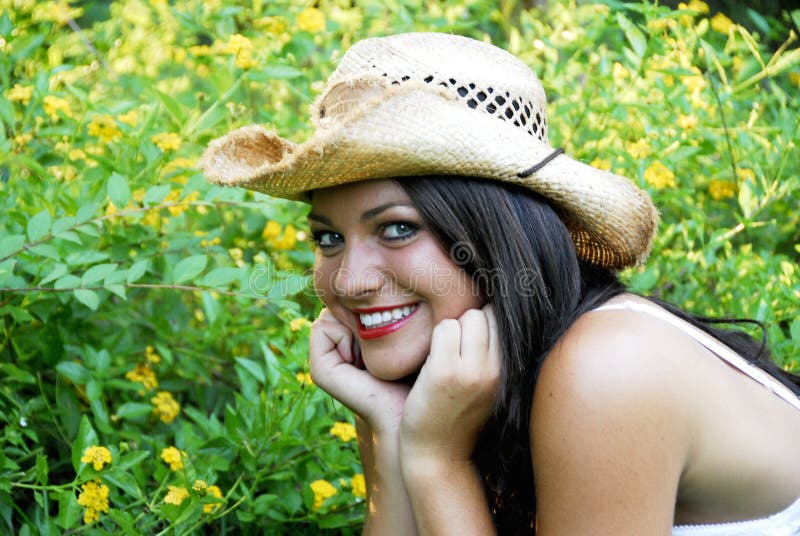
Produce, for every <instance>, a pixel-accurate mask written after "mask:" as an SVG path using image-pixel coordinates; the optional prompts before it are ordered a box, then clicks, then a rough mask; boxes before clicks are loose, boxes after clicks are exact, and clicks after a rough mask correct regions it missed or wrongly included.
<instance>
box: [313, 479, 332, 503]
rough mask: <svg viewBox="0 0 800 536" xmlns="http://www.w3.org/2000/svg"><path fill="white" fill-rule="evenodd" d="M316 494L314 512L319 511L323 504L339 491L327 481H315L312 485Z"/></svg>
mask: <svg viewBox="0 0 800 536" xmlns="http://www.w3.org/2000/svg"><path fill="white" fill-rule="evenodd" d="M310 486H311V491H313V492H314V510H318V509H319V507H320V506H322V503H324V502H325V501H326V500H327V499H330V498H331V497H333V496H334V495H336V493H337V490H336V488H334V487H333V484H331V483H330V482H328V481H327V480H315V481H314V482H312V483H311V484H310Z"/></svg>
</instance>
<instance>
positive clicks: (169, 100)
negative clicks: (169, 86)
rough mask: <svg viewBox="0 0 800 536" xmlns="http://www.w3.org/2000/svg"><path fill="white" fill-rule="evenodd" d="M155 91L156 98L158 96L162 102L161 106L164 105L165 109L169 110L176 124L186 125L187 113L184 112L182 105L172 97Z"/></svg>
mask: <svg viewBox="0 0 800 536" xmlns="http://www.w3.org/2000/svg"><path fill="white" fill-rule="evenodd" d="M154 91H155V93H156V96H158V100H160V101H161V104H163V105H164V108H166V109H167V111H168V112H169V114H170V115H171V116H172V118H173V119H174V120H175V123H176V124H178V125H181V124H183V123H185V122H186V113H185V112H184V111H183V107H182V106H181V104H180V103H179V102H178V101H177V100H175V99H174V98H173V97H171V96H170V95H167V94H166V93H162V92H160V91H158V90H154Z"/></svg>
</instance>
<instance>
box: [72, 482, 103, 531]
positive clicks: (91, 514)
mask: <svg viewBox="0 0 800 536" xmlns="http://www.w3.org/2000/svg"><path fill="white" fill-rule="evenodd" d="M108 492H109V489H108V486H106V485H105V484H103V483H101V482H100V480H98V479H95V480H94V481H92V482H87V483H85V484H83V485H82V486H81V493H80V495H78V504H79V505H81V506H83V507H84V508H86V512H84V514H83V522H84V523H86V524H87V525H88V524H89V523H94V522H95V521H97V520H98V519H100V512H104V513H108Z"/></svg>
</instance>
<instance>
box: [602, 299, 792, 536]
mask: <svg viewBox="0 0 800 536" xmlns="http://www.w3.org/2000/svg"><path fill="white" fill-rule="evenodd" d="M622 309H630V310H634V311H639V312H642V313H647V314H649V315H652V316H655V317H658V318H660V319H661V320H663V321H665V322H667V323H668V324H670V325H672V326H674V327H676V328H678V329H680V330H681V331H683V332H684V333H686V334H687V335H688V336H690V337H691V338H693V339H694V340H695V341H697V342H698V343H699V344H701V345H702V346H704V347H706V348H707V349H708V350H709V351H711V353H713V354H714V355H716V356H717V357H719V358H720V359H722V360H723V361H725V362H726V363H728V364H729V365H731V366H732V367H735V368H736V369H738V370H739V371H741V372H742V373H743V374H746V375H747V376H749V377H751V378H752V379H754V380H755V381H757V382H758V383H760V384H761V385H763V386H764V387H766V388H767V389H769V390H770V391H772V392H773V393H775V395H777V396H778V397H780V398H781V399H783V400H784V401H786V402H787V403H789V404H790V405H792V406H793V407H795V408H797V409H798V410H800V397H798V396H797V395H795V394H794V393H793V392H792V391H791V390H790V389H789V388H788V387H786V386H785V385H783V384H782V383H780V382H779V381H778V380H777V379H775V378H774V377H772V376H771V375H769V374H768V373H766V372H765V371H764V370H762V369H760V368H758V367H757V366H755V365H753V364H752V363H750V362H749V361H747V360H746V359H744V358H743V357H742V356H740V355H739V354H737V353H736V352H734V351H733V350H731V349H730V348H728V347H727V346H725V345H724V344H722V343H721V342H720V341H718V340H717V339H715V338H714V337H712V336H711V335H709V334H708V333H706V332H704V331H702V330H701V329H699V328H696V327H694V326H693V325H691V324H689V323H688V322H685V321H683V320H681V319H680V318H678V317H677V316H674V315H673V314H671V313H669V312H667V311H665V310H664V309H661V308H660V307H656V306H655V305H650V304H647V303H641V302H637V301H632V300H628V301H624V302H620V303H609V304H606V305H603V306H600V307H598V308H597V309H594V310H595V311H611V310H622ZM672 536H800V498H798V499H797V500H796V501H795V502H794V503H792V504H791V505H790V506H789V507H788V508H786V509H785V510H782V511H780V512H778V513H777V514H774V515H771V516H769V517H764V518H761V519H753V520H749V521H739V522H735V523H714V524H707V525H680V526H676V527H673V528H672Z"/></svg>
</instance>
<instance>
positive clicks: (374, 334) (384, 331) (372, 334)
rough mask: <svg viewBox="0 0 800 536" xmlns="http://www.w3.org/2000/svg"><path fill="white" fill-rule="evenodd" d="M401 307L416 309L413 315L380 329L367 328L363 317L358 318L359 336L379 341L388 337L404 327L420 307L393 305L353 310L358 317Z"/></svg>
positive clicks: (412, 312)
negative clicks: (361, 314)
mask: <svg viewBox="0 0 800 536" xmlns="http://www.w3.org/2000/svg"><path fill="white" fill-rule="evenodd" d="M399 307H414V309H413V310H412V311H411V313H410V314H409V315H408V316H405V317H403V318H401V319H399V320H397V321H395V322H392V323H390V324H386V325H385V326H381V327H379V328H367V327H365V326H364V324H362V323H361V317H360V316H356V321H357V322H358V336H359V337H361V338H362V339H377V338H378V337H383V336H384V335H388V334H389V333H393V332H395V331H397V330H398V329H400V328H401V327H403V326H404V325H405V324H406V322H408V321H409V319H410V318H411V317H412V316H414V315H415V314H416V313H417V310H418V309H419V307H418V306H417V304H406V305H393V306H391V307H371V308H368V309H352V311H353V312H355V313H356V314H357V315H358V314H359V313H363V314H367V313H378V312H381V311H389V310H392V309H397V308H399Z"/></svg>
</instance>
